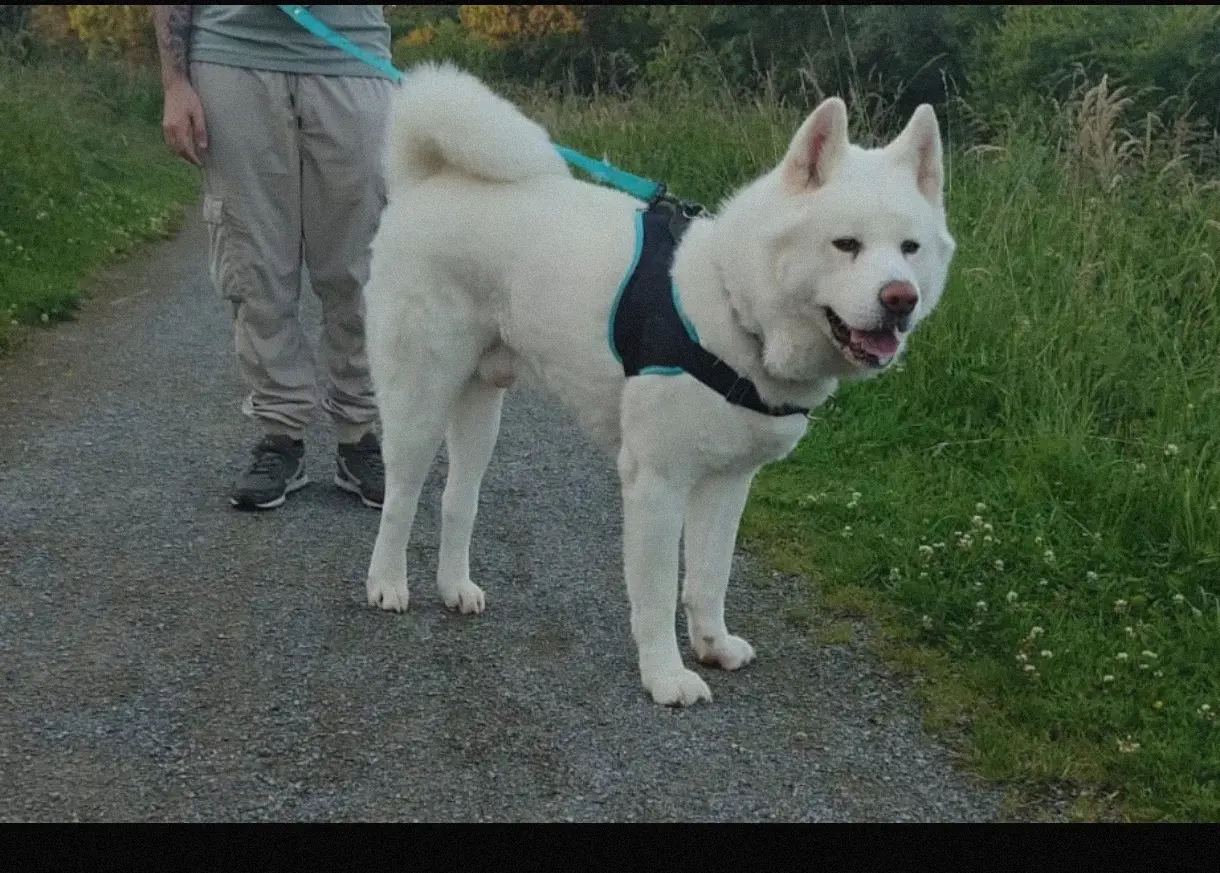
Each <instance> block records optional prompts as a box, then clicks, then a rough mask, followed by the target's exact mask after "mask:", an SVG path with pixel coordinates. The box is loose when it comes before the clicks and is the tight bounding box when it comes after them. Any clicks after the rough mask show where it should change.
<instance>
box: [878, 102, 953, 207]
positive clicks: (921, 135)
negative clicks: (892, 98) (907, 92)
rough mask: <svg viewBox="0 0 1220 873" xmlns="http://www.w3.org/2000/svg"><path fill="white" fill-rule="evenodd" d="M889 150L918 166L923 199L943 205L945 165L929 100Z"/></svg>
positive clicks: (912, 116) (917, 111)
mask: <svg viewBox="0 0 1220 873" xmlns="http://www.w3.org/2000/svg"><path fill="white" fill-rule="evenodd" d="M889 150H890V151H892V152H893V153H894V155H895V157H896V158H897V159H898V160H901V161H905V162H907V163H909V164H910V165H911V166H912V168H913V169H914V170H915V184H916V185H917V186H918V187H919V193H920V194H922V195H923V196H924V199H925V200H927V201H928V202H929V203H931V204H932V205H933V206H941V205H943V203H944V185H945V167H944V154H943V151H942V149H941V144H940V126H939V125H938V124H937V123H936V110H934V109H933V108H932V107H931V106H929V105H928V104H927V103H924V104H921V105H920V106H919V107H918V108H917V109H916V110H915V112H914V114H912V115H911V120H910V121H909V122H907V126H906V128H905V129H904V130H903V131H902V133H900V134H899V135H898V138H897V139H895V140H894V141H893V142H892V143H890V145H889Z"/></svg>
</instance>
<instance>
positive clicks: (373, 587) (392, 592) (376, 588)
mask: <svg viewBox="0 0 1220 873" xmlns="http://www.w3.org/2000/svg"><path fill="white" fill-rule="evenodd" d="M365 590H366V591H367V592H368V596H369V606H380V607H381V608H382V609H387V610H389V611H390V612H406V611H407V601H408V600H410V594H409V592H408V591H407V580H406V579H397V580H394V581H390V580H386V579H373V578H371V577H370V578H369V580H368V583H367V585H366V586H365Z"/></svg>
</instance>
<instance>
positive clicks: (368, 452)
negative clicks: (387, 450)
mask: <svg viewBox="0 0 1220 873" xmlns="http://www.w3.org/2000/svg"><path fill="white" fill-rule="evenodd" d="M355 454H356V456H357V457H358V458H360V460H362V461H364V463H365V464H367V465H368V468H369V471H370V472H372V473H373V474H374V475H377V476H382V477H384V476H385V463H384V462H383V461H382V460H381V446H379V445H378V444H377V443H374V442H369V443H357V444H356V451H355Z"/></svg>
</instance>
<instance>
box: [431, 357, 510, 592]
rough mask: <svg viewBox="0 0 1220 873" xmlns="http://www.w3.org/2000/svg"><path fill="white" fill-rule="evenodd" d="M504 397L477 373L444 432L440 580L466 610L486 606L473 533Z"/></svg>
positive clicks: (456, 405)
mask: <svg viewBox="0 0 1220 873" xmlns="http://www.w3.org/2000/svg"><path fill="white" fill-rule="evenodd" d="M503 401H504V389H503V388H499V387H497V386H495V385H489V384H488V383H487V382H485V381H484V380H483V379H482V378H480V377H479V376H475V377H474V378H472V379H471V380H470V381H469V382H467V383H466V387H465V388H464V389H463V391H462V394H461V396H460V397H459V398H458V400H457V403H455V404H454V407H453V415H452V416H451V417H450V419H449V428H448V430H447V431H446V433H445V445H446V446H447V448H448V451H449V475H448V476H447V477H446V478H445V491H444V494H442V495H441V552H440V560H439V565H438V568H437V574H436V583H437V588H438V589H439V590H440V594H441V599H442V600H444V601H445V605H446V606H448V607H449V608H450V609H454V608H456V609H459V610H461V611H462V612H482V611H483V605H484V599H483V590H482V589H481V588H479V586H478V585H475V584H474V583H473V582H471V581H470V538H471V535H472V533H473V531H474V519H475V515H476V514H477V512H478V508H479V486H480V484H481V483H482V481H483V473H484V472H485V471H486V470H487V464H488V462H489V461H491V453H492V450H493V449H494V448H495V445H496V436H497V435H498V433H499V430H500V409H501V406H502V404H503Z"/></svg>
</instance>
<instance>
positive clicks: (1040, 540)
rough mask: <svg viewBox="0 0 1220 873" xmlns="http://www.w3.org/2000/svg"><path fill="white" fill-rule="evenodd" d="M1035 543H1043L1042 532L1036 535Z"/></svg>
mask: <svg viewBox="0 0 1220 873" xmlns="http://www.w3.org/2000/svg"><path fill="white" fill-rule="evenodd" d="M1034 545H1035V546H1040V545H1042V534H1038V535H1037V536H1036V537H1034Z"/></svg>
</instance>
